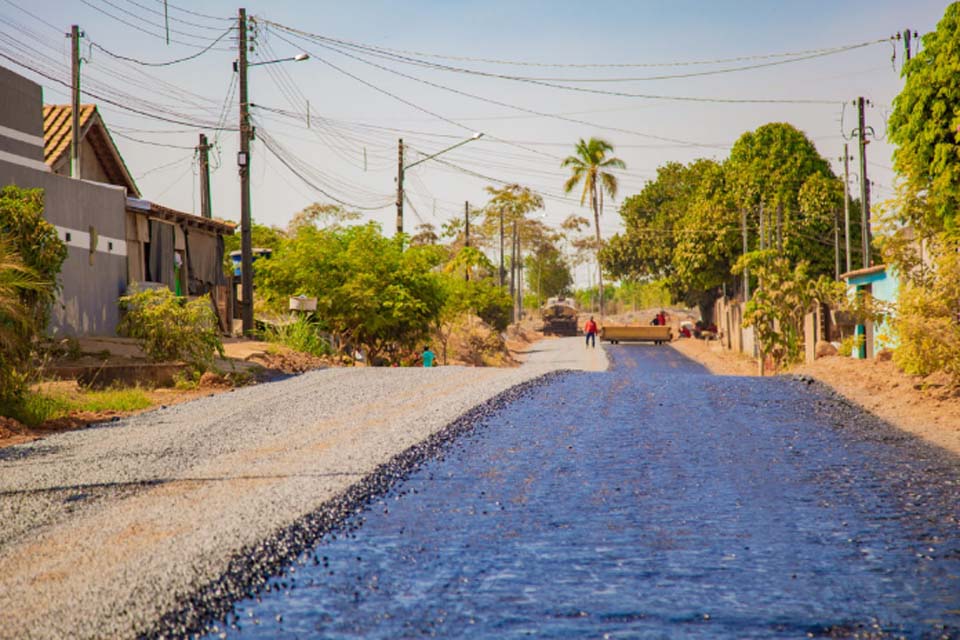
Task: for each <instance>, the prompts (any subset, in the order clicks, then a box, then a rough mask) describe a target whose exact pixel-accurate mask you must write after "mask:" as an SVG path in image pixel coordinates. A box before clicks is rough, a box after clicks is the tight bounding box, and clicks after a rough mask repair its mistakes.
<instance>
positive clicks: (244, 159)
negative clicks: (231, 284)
mask: <svg viewBox="0 0 960 640" xmlns="http://www.w3.org/2000/svg"><path fill="white" fill-rule="evenodd" d="M238 28H239V32H238V35H239V38H238V39H237V40H238V42H239V47H240V51H239V58H238V60H237V73H238V74H239V75H240V152H239V153H238V154H237V165H238V167H239V169H240V295H241V297H242V298H243V300H241V304H240V318H241V321H242V324H243V334H244V335H249V334H250V333H252V332H253V329H254V326H253V239H252V238H253V236H252V235H251V232H252V229H251V225H252V224H253V222H252V217H251V214H250V138H251V137H252V136H251V130H250V102H249V100H248V98H247V10H246V9H240V14H239V24H238Z"/></svg>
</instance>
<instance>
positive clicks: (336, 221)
mask: <svg viewBox="0 0 960 640" xmlns="http://www.w3.org/2000/svg"><path fill="white" fill-rule="evenodd" d="M360 218H361V215H360V213H359V212H357V211H351V210H349V209H347V208H346V207H344V206H343V205H339V204H322V203H320V202H314V203H313V204H311V205H307V206H306V207H304V208H303V209H301V210H300V211H298V212H297V213H295V214H294V216H293V218H291V220H290V223H289V224H288V225H287V234H288V235H295V234H296V232H297V229H299V228H300V227H302V226H304V225H312V226H315V227H320V228H321V229H328V228H330V227H334V226H344V224H345V223H347V222H353V221H356V220H359V219H360ZM261 246H262V245H261Z"/></svg>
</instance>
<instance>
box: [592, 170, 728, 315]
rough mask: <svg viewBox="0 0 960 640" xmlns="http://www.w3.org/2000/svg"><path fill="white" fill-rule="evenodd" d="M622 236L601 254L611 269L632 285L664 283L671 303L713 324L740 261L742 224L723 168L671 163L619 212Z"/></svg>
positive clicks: (606, 265) (605, 263)
mask: <svg viewBox="0 0 960 640" xmlns="http://www.w3.org/2000/svg"><path fill="white" fill-rule="evenodd" d="M620 216H621V218H622V219H623V221H624V226H625V232H624V233H623V234H617V235H615V236H614V237H613V238H611V239H610V241H609V242H608V243H607V245H606V246H605V247H604V249H603V251H602V252H601V259H602V260H603V262H604V265H605V267H606V268H607V270H608V271H609V272H610V273H611V274H613V275H615V276H616V277H619V278H622V279H627V280H642V281H647V280H657V281H662V282H664V283H665V284H666V285H667V287H668V289H669V291H670V294H671V296H672V297H673V298H674V299H677V300H683V301H684V302H685V303H686V304H688V305H698V306H699V307H700V311H701V314H702V315H703V317H704V318H705V319H709V317H710V315H711V313H712V310H713V302H714V301H715V300H716V298H717V296H718V295H719V294H718V290H719V288H720V286H721V285H722V284H724V283H725V282H726V283H730V284H732V281H731V273H730V270H731V268H732V266H733V263H734V262H735V260H736V258H737V256H738V255H739V254H740V242H739V220H738V216H737V214H736V212H735V209H734V208H733V206H732V204H731V201H730V198H729V196H728V189H727V182H726V173H725V171H724V167H723V166H722V165H720V164H718V163H717V162H715V161H713V160H696V161H694V162H692V163H690V164H688V165H683V164H680V163H676V162H673V163H668V164H666V165H664V166H662V167H660V168H659V169H658V170H657V178H656V180H653V181H651V182H648V183H647V184H646V185H645V186H644V188H643V190H642V191H641V192H640V193H639V194H637V195H634V196H631V197H629V198H627V199H626V200H625V201H624V203H623V205H622V206H621V207H620Z"/></svg>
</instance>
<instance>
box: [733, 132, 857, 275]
mask: <svg viewBox="0 0 960 640" xmlns="http://www.w3.org/2000/svg"><path fill="white" fill-rule="evenodd" d="M724 168H725V171H726V173H727V184H728V189H729V191H730V194H731V196H732V202H733V206H734V207H735V209H736V211H737V212H738V213H739V212H740V211H745V212H746V213H747V220H748V227H749V228H750V248H751V249H759V248H760V247H761V242H760V238H759V235H760V229H761V227H762V229H763V234H762V235H763V242H762V246H763V247H765V248H768V249H769V248H778V247H779V246H780V245H781V244H782V246H783V251H784V255H785V256H786V257H788V258H789V259H790V260H791V261H792V262H794V263H796V262H797V261H799V260H807V261H809V262H810V263H811V268H812V269H813V273H815V274H817V275H820V274H824V275H826V274H829V273H832V272H833V242H832V241H830V242H829V244H825V243H824V242H822V241H821V240H820V239H818V238H816V237H810V236H809V235H808V232H809V231H810V230H811V227H812V228H813V229H818V228H819V226H818V225H819V222H818V221H817V220H814V221H813V222H811V223H809V224H808V221H807V220H806V216H805V215H804V212H803V211H802V210H801V207H800V191H801V189H802V188H803V185H804V184H805V183H806V182H807V180H808V179H810V178H811V177H812V176H814V175H820V176H822V177H823V178H825V179H827V180H830V181H836V176H834V174H833V171H831V169H830V163H828V162H827V160H826V159H824V158H823V157H822V156H821V155H820V153H819V152H818V151H817V148H816V146H814V144H813V142H811V141H810V139H809V138H807V136H806V135H805V134H804V133H803V132H802V131H800V130H799V129H797V128H796V127H794V126H793V125H791V124H789V123H786V122H771V123H769V124H765V125H763V126H761V127H758V128H757V129H756V130H755V131H748V132H746V133H744V134H743V135H741V136H740V138H739V139H738V140H737V141H736V142H735V143H734V145H733V148H732V149H731V150H730V158H729V159H728V160H727V162H726V163H725V166H724ZM841 193H842V192H841ZM834 206H837V207H842V201H839V200H837V201H836V203H835V205H834ZM816 213H817V216H818V219H819V216H820V215H821V214H822V212H821V211H816ZM761 218H762V219H761ZM827 226H828V227H829V230H830V232H831V233H832V229H833V224H832V222H831V223H829V224H828V225H827Z"/></svg>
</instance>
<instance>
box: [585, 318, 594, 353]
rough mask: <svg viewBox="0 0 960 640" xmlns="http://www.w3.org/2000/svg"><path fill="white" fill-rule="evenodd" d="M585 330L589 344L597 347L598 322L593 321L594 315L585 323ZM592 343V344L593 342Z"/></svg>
mask: <svg viewBox="0 0 960 640" xmlns="http://www.w3.org/2000/svg"><path fill="white" fill-rule="evenodd" d="M583 332H584V333H585V334H586V335H587V346H588V347H589V346H593V348H594V349H596V348H597V323H596V322H594V321H593V316H590V319H589V320H587V323H586V324H585V325H583ZM591 343H592V344H591Z"/></svg>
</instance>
